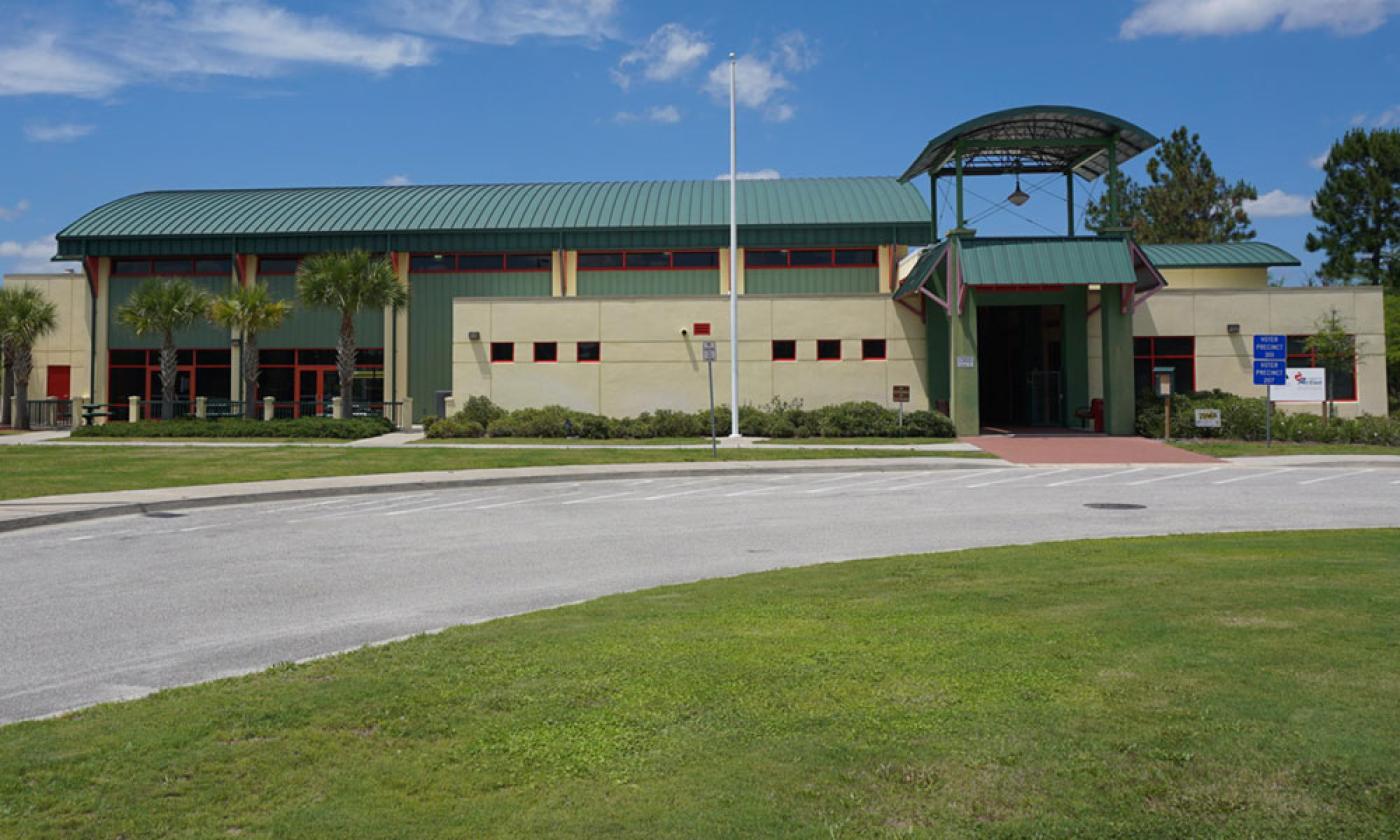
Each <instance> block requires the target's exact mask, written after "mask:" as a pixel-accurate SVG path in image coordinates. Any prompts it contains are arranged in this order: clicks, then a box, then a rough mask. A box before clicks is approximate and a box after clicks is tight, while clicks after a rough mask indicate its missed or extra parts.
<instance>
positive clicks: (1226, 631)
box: [0, 530, 1400, 838]
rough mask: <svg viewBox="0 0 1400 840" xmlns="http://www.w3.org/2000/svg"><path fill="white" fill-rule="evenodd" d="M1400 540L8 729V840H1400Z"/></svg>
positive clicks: (836, 577)
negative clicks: (1399, 653)
mask: <svg viewBox="0 0 1400 840" xmlns="http://www.w3.org/2000/svg"><path fill="white" fill-rule="evenodd" d="M1398 557H1400V531H1393V530H1392V531H1369V532H1357V531H1353V532H1326V533H1311V534H1306V533H1292V534H1252V535H1229V536H1207V537H1177V538H1169V539H1139V540H1113V541H1101V542H1073V543H1060V544H1047V545H1037V546H1022V547H1012V548H1003V549H991V550H978V551H966V552H958V553H950V554H941V555H923V556H912V557H896V558H890V559H882V560H869V561H860V562H853V563H845V564H838V565H829V566H821V567H814V568H807V569H794V570H784V571H778V572H771V573H766V574H761V575H749V576H745V577H740V578H731V579H727V580H717V581H709V582H703V583H698V584H691V585H685V586H675V587H668V588H662V589H655V590H649V591H644V592H639V593H633V594H629V595H621V596H616V597H611V598H605V599H602V600H598V601H594V602H590V603H587V604H582V605H577V606H572V607H566V608H562V609H557V610H551V611H546V612H540V613H534V614H529V615H524V616H519V617H516V618H511V619H505V620H500V621H494V622H490V623H487V624H483V625H477V626H473V627H462V628H455V629H452V630H448V631H446V632H444V633H441V634H439V635H435V636H426V637H417V638H414V639H411V640H408V641H405V642H402V643H398V644H394V645H389V646H385V647H379V648H370V649H365V650H362V651H358V652H355V653H353V654H349V655H345V656H339V657H334V658H331V659H326V660H320V661H316V662H312V663H308V664H305V665H298V666H284V667H279V668H275V669H273V670H271V671H268V672H266V673H262V674H258V675H254V676H249V677H244V678H237V679H231V680H224V681H221V682H217V683H211V684H206V685H202V686H195V687H190V688H184V689H176V690H171V691H167V692H162V693H161V694H158V695H155V696H153V697H150V698H147V699H145V700H141V701H137V702H133V703H128V704H117V705H108V706H102V707H97V708H93V709H89V710H86V711H81V712H78V713H76V714H73V715H70V716H69V717H67V718H65V719H59V720H49V721H39V722H32V723H23V724H18V725H14V726H10V727H5V728H3V729H0V835H6V836H24V837H29V838H60V837H62V838H67V837H103V838H109V837H130V838H135V837H223V836H233V835H237V836H242V837H278V838H303V837H327V838H330V837H337V838H338V837H355V838H397V837H414V838H439V837H441V838H448V837H451V838H459V837H472V838H477V837H512V838H513V837H623V838H626V837H637V838H664V837H706V838H709V837H804V838H805V837H811V838H832V837H836V838H866V837H965V836H973V835H976V836H988V837H1006V838H1010V837H1070V836H1074V837H1085V838H1090V837H1093V838H1098V837H1141V838H1156V837H1183V838H1184V837H1207V836H1208V837H1238V838H1245V837H1260V838H1263V837H1290V838H1293V837H1337V838H1365V837H1394V836H1395V830H1396V828H1397V826H1400V773H1397V770H1396V768H1397V767H1400V674H1398V673H1397V667H1396V659H1395V654H1396V639H1397V638H1400V562H1398V561H1397V558H1398Z"/></svg>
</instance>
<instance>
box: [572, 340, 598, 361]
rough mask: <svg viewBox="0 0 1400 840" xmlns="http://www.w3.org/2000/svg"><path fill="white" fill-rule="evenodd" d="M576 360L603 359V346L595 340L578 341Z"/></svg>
mask: <svg viewBox="0 0 1400 840" xmlns="http://www.w3.org/2000/svg"><path fill="white" fill-rule="evenodd" d="M578 360H579V361H580V362H601V361H602V360H603V346H602V345H601V344H599V343H598V342H596V341H580V342H579V343H578Z"/></svg>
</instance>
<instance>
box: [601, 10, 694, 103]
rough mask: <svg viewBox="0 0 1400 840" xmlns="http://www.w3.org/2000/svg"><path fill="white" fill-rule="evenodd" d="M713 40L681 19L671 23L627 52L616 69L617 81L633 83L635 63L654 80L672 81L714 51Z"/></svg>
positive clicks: (625, 83) (623, 86) (613, 75)
mask: <svg viewBox="0 0 1400 840" xmlns="http://www.w3.org/2000/svg"><path fill="white" fill-rule="evenodd" d="M710 49H711V44H710V42H709V41H707V40H705V36H704V35H703V34H702V33H699V32H693V31H691V30H689V29H686V28H685V27H684V26H681V25H680V24H679V23H668V24H666V25H664V26H662V27H661V28H660V29H658V30H656V31H655V32H653V33H651V35H650V36H649V37H648V38H647V39H646V41H645V42H644V43H643V44H642V45H641V46H640V47H637V48H636V49H635V50H632V51H631V52H629V53H627V54H626V55H624V56H623V57H622V58H621V59H620V60H619V61H618V62H617V68H616V69H614V70H613V71H612V77H613V81H615V82H617V84H618V85H619V86H621V87H622V88H623V89H624V90H626V89H627V87H628V86H629V85H630V84H631V83H632V76H631V71H632V69H633V66H634V65H635V66H636V68H639V69H640V70H641V71H642V76H643V77H644V78H646V79H649V80H651V81H653V82H670V81H674V80H676V79H679V78H680V77H682V76H684V75H686V74H687V73H689V72H690V71H692V70H694V69H695V67H696V66H697V65H699V64H700V62H702V61H704V60H705V56H707V55H709V54H710Z"/></svg>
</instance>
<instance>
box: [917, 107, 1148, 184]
mask: <svg viewBox="0 0 1400 840" xmlns="http://www.w3.org/2000/svg"><path fill="white" fill-rule="evenodd" d="M1115 135H1116V136H1117V137H1118V142H1117V158H1118V165H1119V166H1122V165H1123V162H1124V161H1126V160H1128V159H1129V158H1132V157H1134V156H1136V155H1138V154H1140V153H1142V152H1144V151H1146V150H1148V149H1150V148H1152V147H1153V146H1155V145H1157V137H1156V136H1155V135H1153V134H1152V133H1151V132H1148V131H1146V130H1144V129H1142V128H1140V127H1138V126H1136V125H1134V124H1132V123H1130V122H1128V121H1127V120H1125V119H1122V118H1121V117H1115V116H1113V115H1111V114H1105V113H1103V112H1101V111H1091V110H1089V109H1088V108H1075V107H1073V106H1069V105H1028V106H1024V107H1021V108H1008V109H1006V110H1004V111H995V112H993V113H990V114H984V115H982V116H980V117H976V118H974V119H971V120H968V121H967V122H964V123H962V124H961V125H957V126H954V127H953V128H950V129H948V130H947V131H945V132H943V133H942V134H940V135H938V136H937V137H935V138H933V139H932V140H930V141H929V142H928V145H927V146H925V147H924V150H923V152H922V153H920V154H919V156H918V158H916V159H915V160H914V162H913V163H912V164H910V165H909V168H908V169H907V170H905V172H904V174H903V175H901V176H900V178H899V179H900V180H901V181H908V180H910V179H911V178H914V177H915V176H916V175H920V174H922V173H924V172H934V173H938V172H939V171H941V170H942V169H943V168H944V167H945V166H946V165H947V164H948V161H950V160H952V159H953V155H954V153H955V152H956V151H957V146H958V143H959V142H963V141H975V142H979V143H980V142H985V141H995V143H996V146H997V148H995V149H984V148H978V149H976V150H971V151H968V152H967V153H965V154H964V155H963V169H964V172H969V171H972V172H974V174H975V171H976V170H977V169H985V170H987V172H988V173H991V172H1001V171H1010V170H1011V169H1014V168H1016V167H1017V166H1018V165H1019V164H1021V163H1022V162H1029V163H1030V164H1031V166H1033V167H1034V166H1041V167H1046V168H1049V169H1054V170H1056V171H1063V170H1066V169H1072V170H1073V171H1075V172H1077V173H1079V175H1080V176H1081V177H1083V178H1085V179H1086V180H1090V181H1092V180H1094V179H1095V178H1098V177H1099V176H1101V175H1103V174H1104V173H1106V172H1107V171H1108V153H1107V149H1102V150H1100V151H1098V152H1092V151H1091V152H1090V153H1088V154H1087V155H1086V153H1085V150H1084V147H1083V146H1079V147H1076V146H1072V145H1059V146H1050V145H1037V144H1035V143H1034V142H1027V143H1026V145H1024V146H1017V145H1016V141H1049V142H1050V143H1054V142H1055V141H1075V140H1084V141H1088V140H1094V139H1102V140H1105V141H1106V140H1108V139H1109V138H1111V137H1114V136H1115ZM1041 171H1043V170H1041Z"/></svg>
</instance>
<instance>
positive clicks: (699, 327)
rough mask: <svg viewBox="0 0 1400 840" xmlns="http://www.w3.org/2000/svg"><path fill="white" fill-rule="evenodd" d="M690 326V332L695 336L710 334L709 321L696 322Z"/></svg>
mask: <svg viewBox="0 0 1400 840" xmlns="http://www.w3.org/2000/svg"><path fill="white" fill-rule="evenodd" d="M690 326H691V332H693V333H695V334H696V335H709V334H710V322H709V321H696V322H695V323H694V324H691V325H690Z"/></svg>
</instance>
